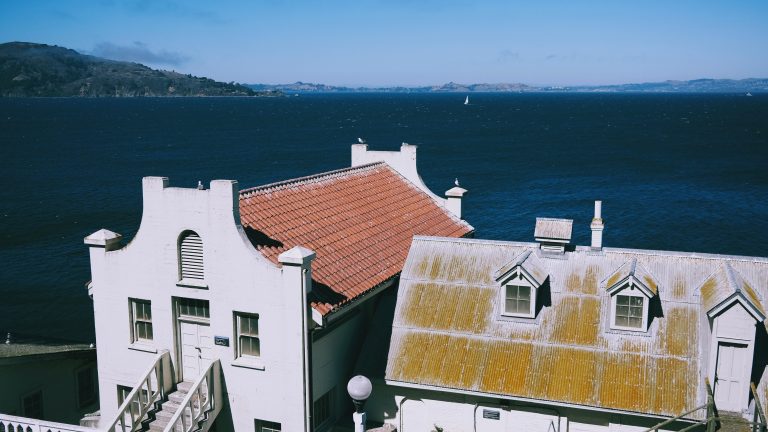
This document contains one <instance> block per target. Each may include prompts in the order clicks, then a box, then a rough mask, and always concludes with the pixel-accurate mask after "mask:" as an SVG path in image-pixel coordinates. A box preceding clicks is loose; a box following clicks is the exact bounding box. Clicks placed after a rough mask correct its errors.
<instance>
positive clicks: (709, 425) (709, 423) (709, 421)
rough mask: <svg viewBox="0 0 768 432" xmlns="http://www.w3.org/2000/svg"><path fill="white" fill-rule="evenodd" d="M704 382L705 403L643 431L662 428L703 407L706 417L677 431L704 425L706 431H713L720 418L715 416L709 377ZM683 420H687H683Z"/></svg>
mask: <svg viewBox="0 0 768 432" xmlns="http://www.w3.org/2000/svg"><path fill="white" fill-rule="evenodd" d="M704 383H705V384H706V385H707V403H705V404H704V405H700V406H697V407H696V408H694V409H692V410H690V411H686V412H684V413H682V414H680V415H679V416H677V417H673V418H671V419H669V420H666V421H663V422H661V423H659V424H657V425H656V426H654V427H652V428H650V429H646V430H645V431H644V432H657V431H658V430H659V429H661V428H663V427H664V426H667V425H669V424H671V423H674V422H676V421H681V420H683V419H684V418H686V417H687V416H689V415H691V414H693V413H695V412H696V411H699V410H703V409H706V410H707V416H706V418H704V419H702V420H698V421H695V422H694V423H692V424H691V425H689V426H686V427H685V428H683V429H680V431H679V432H688V431H692V430H693V429H696V428H698V427H699V426H706V431H707V432H714V431H715V429H716V428H717V424H718V422H719V421H720V419H719V418H718V417H717V409H716V408H715V397H714V395H713V393H712V386H711V385H709V378H706V379H705V380H704ZM685 421H688V420H685Z"/></svg>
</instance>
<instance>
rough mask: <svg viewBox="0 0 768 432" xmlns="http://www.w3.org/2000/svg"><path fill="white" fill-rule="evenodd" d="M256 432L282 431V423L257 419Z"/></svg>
mask: <svg viewBox="0 0 768 432" xmlns="http://www.w3.org/2000/svg"><path fill="white" fill-rule="evenodd" d="M255 423H256V432H281V431H282V429H281V427H280V423H277V422H271V421H267V420H258V419H256V421H255Z"/></svg>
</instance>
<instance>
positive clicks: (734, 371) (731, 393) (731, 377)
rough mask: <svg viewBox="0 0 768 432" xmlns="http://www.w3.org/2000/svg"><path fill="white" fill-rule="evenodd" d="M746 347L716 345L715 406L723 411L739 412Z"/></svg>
mask: <svg viewBox="0 0 768 432" xmlns="http://www.w3.org/2000/svg"><path fill="white" fill-rule="evenodd" d="M746 353H747V347H746V346H745V345H737V344H730V343H725V342H720V343H719V344H718V345H717V367H716V370H717V372H716V374H715V389H714V392H715V405H716V406H717V408H718V409H720V410H723V411H741V408H742V407H741V406H740V404H741V398H742V396H743V395H742V394H741V393H742V391H744V390H745V389H746V387H745V386H743V385H742V383H741V380H742V375H743V374H744V367H748V366H749V365H747V364H746V363H745V360H746V357H747V356H746Z"/></svg>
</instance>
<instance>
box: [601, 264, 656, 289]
mask: <svg viewBox="0 0 768 432" xmlns="http://www.w3.org/2000/svg"><path fill="white" fill-rule="evenodd" d="M626 281H631V282H632V283H634V284H635V285H638V286H639V287H640V288H641V290H642V291H644V292H646V295H648V297H652V296H654V295H656V294H658V293H659V286H658V282H656V279H655V278H654V277H653V275H651V273H650V272H649V271H648V270H646V269H645V267H643V265H642V264H640V263H638V262H637V258H632V259H631V260H629V261H627V262H626V263H624V264H623V265H622V266H621V267H619V268H618V269H617V270H616V271H615V272H613V274H611V275H610V276H608V278H607V279H606V281H605V289H607V290H608V291H609V292H612V291H613V289H614V288H615V287H617V286H619V285H621V284H624V283H625V282H626Z"/></svg>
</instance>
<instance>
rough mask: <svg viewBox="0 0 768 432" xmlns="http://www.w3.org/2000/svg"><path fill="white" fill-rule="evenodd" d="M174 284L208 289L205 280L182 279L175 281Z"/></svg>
mask: <svg viewBox="0 0 768 432" xmlns="http://www.w3.org/2000/svg"><path fill="white" fill-rule="evenodd" d="M176 286H178V287H184V288H199V289H208V284H206V283H205V281H202V280H198V279H182V280H180V281H178V282H177V283H176Z"/></svg>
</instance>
